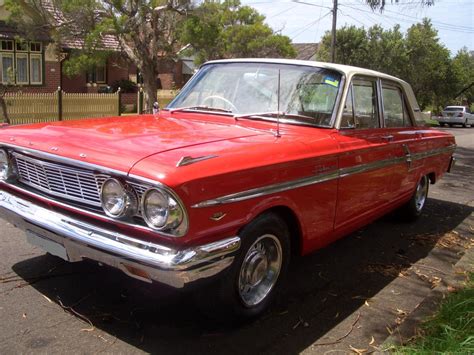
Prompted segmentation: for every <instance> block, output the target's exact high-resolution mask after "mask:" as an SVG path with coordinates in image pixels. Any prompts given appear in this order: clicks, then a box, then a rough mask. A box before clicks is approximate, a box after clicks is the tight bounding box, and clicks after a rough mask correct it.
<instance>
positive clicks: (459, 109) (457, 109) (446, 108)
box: [443, 106, 463, 112]
mask: <svg viewBox="0 0 474 355" xmlns="http://www.w3.org/2000/svg"><path fill="white" fill-rule="evenodd" d="M443 111H454V112H458V111H459V112H462V111H463V107H453V106H448V107H445V108H444V110H443Z"/></svg>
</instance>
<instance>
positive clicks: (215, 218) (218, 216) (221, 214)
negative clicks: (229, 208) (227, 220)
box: [210, 212, 227, 222]
mask: <svg viewBox="0 0 474 355" xmlns="http://www.w3.org/2000/svg"><path fill="white" fill-rule="evenodd" d="M226 215H227V213H224V212H216V213H214V214H213V215H212V216H211V217H210V219H211V220H213V221H215V222H217V221H220V220H221V219H222V218H224V217H225V216H226Z"/></svg>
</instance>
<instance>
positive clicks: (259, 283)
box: [198, 213, 290, 319]
mask: <svg viewBox="0 0 474 355" xmlns="http://www.w3.org/2000/svg"><path fill="white" fill-rule="evenodd" d="M239 236H240V238H241V243H242V244H241V249H240V253H239V255H238V256H237V257H236V259H235V261H234V263H233V265H232V266H231V268H230V270H229V274H227V275H225V277H223V278H222V279H221V280H219V282H218V283H217V284H215V285H212V286H213V287H207V288H206V289H205V290H203V292H202V295H204V297H199V299H198V301H199V302H200V306H201V307H202V308H203V309H204V311H205V312H206V313H208V314H209V315H210V316H212V317H215V316H218V317H222V316H223V315H225V316H231V317H233V318H240V319H249V318H253V317H256V316H258V315H260V314H262V313H263V312H264V311H265V310H266V309H267V308H268V307H269V305H270V304H271V302H272V300H273V299H274V297H275V295H276V293H277V292H278V289H279V286H280V285H281V281H282V279H283V277H284V275H285V274H286V270H287V267H288V264H289V260H290V240H289V239H290V238H289V231H288V226H287V225H286V223H285V222H284V221H283V220H282V219H281V218H279V217H278V216H277V215H275V214H273V213H266V214H263V215H261V216H259V217H257V218H256V219H255V220H254V221H252V222H251V223H249V224H248V225H247V226H246V227H244V228H243V229H242V231H241V232H240V233H239ZM210 300H212V304H210V303H209V301H210Z"/></svg>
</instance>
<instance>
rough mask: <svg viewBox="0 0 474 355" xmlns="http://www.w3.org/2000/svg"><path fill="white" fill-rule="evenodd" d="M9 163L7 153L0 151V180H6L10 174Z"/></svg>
mask: <svg viewBox="0 0 474 355" xmlns="http://www.w3.org/2000/svg"><path fill="white" fill-rule="evenodd" d="M11 170H12V168H11V163H10V158H9V157H8V153H7V151H6V150H4V149H0V180H6V179H8V177H9V176H10V173H11Z"/></svg>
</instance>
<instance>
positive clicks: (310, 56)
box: [293, 43, 319, 60]
mask: <svg viewBox="0 0 474 355" xmlns="http://www.w3.org/2000/svg"><path fill="white" fill-rule="evenodd" d="M293 48H294V49H295V50H296V58H295V59H301V60H316V54H317V52H318V48H319V43H293Z"/></svg>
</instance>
